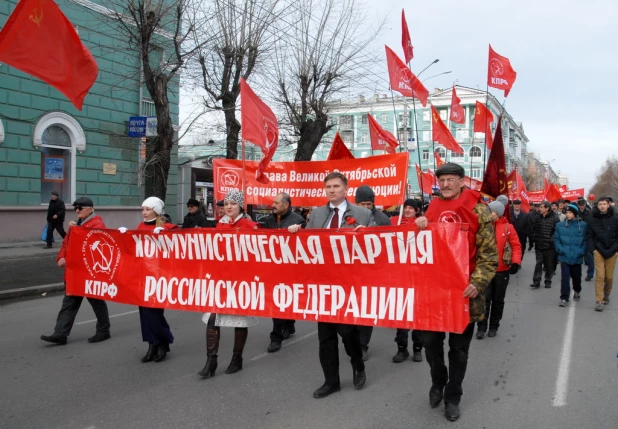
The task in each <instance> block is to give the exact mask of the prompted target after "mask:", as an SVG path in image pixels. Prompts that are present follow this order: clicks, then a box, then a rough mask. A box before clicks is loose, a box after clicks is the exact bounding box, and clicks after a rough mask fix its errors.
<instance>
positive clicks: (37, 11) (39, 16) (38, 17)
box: [29, 0, 43, 27]
mask: <svg viewBox="0 0 618 429" xmlns="http://www.w3.org/2000/svg"><path fill="white" fill-rule="evenodd" d="M39 3H40V5H41V7H35V8H34V9H32V12H33V13H32V15H30V16H29V18H30V20H31V21H32V22H34V23H35V24H36V25H37V27H40V26H41V22H42V21H43V0H40V2H39Z"/></svg>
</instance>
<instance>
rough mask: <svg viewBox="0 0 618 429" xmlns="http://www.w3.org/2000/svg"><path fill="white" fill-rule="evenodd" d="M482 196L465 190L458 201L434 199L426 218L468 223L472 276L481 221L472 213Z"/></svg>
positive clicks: (435, 220)
mask: <svg viewBox="0 0 618 429" xmlns="http://www.w3.org/2000/svg"><path fill="white" fill-rule="evenodd" d="M480 198H481V194H480V193H479V192H476V191H471V190H469V189H465V188H464V189H463V190H462V191H461V195H460V196H459V198H457V199H456V200H443V199H441V198H434V199H433V200H431V203H429V208H428V209H427V212H426V213H425V216H426V217H427V219H428V220H429V222H447V223H467V224H468V226H469V229H468V251H469V253H468V256H469V260H470V262H469V264H470V265H469V271H470V274H472V272H473V271H474V269H475V268H476V233H477V232H478V230H479V219H478V216H477V215H476V213H474V212H473V211H472V209H474V206H475V205H477V204H478V202H479V200H480Z"/></svg>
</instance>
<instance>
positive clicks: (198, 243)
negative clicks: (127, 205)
mask: <svg viewBox="0 0 618 429" xmlns="http://www.w3.org/2000/svg"><path fill="white" fill-rule="evenodd" d="M66 260H67V266H66V284H67V291H66V293H67V294H68V295H78V296H86V297H92V298H99V299H105V300H107V301H113V302H118V303H124V304H131V305H140V306H145V307H154V308H171V309H175V310H187V311H199V312H215V313H220V314H234V315H247V316H259V317H268V318H270V317H276V318H284V319H299V320H302V319H307V320H312V321H313V320H317V321H322V322H333V323H348V324H355V325H373V326H383V327H390V328H397V327H401V328H406V329H424V330H434V331H446V332H462V331H463V330H464V329H465V328H466V326H467V325H468V323H469V322H470V315H469V302H468V300H467V299H464V298H463V290H464V289H465V288H466V286H467V285H468V282H469V275H468V244H467V231H466V228H464V227H462V225H461V224H454V223H450V224H449V223H440V224H432V225H431V226H430V227H429V228H428V229H426V230H424V231H419V230H418V229H417V228H416V226H415V225H407V226H406V225H404V226H398V227H377V228H366V229H363V230H362V232H354V231H352V230H350V229H338V230H336V231H332V230H302V231H301V232H300V233H298V234H290V233H288V232H287V231H285V232H282V231H268V230H257V231H256V230H251V231H249V230H247V231H228V230H225V231H223V230H216V229H207V228H197V229H187V230H179V231H165V232H162V233H160V234H158V235H157V234H154V233H151V232H145V231H128V232H126V233H125V234H121V233H120V232H119V231H117V230H93V229H87V228H80V227H72V230H71V238H70V242H69V244H68V252H67V258H66ZM444 267H449V269H448V270H445V269H444Z"/></svg>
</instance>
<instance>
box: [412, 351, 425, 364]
mask: <svg viewBox="0 0 618 429" xmlns="http://www.w3.org/2000/svg"><path fill="white" fill-rule="evenodd" d="M412 361H413V362H422V361H423V353H422V352H421V351H420V350H414V351H413V354H412Z"/></svg>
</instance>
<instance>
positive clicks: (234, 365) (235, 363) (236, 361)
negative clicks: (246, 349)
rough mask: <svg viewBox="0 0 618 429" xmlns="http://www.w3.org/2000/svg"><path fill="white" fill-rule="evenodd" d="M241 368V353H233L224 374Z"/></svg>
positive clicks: (232, 372)
mask: <svg viewBox="0 0 618 429" xmlns="http://www.w3.org/2000/svg"><path fill="white" fill-rule="evenodd" d="M241 369H242V355H238V354H236V353H234V354H233V355H232V361H231V362H230V366H228V367H227V369H226V370H225V373H226V374H234V373H235V372H238V371H240V370H241Z"/></svg>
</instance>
